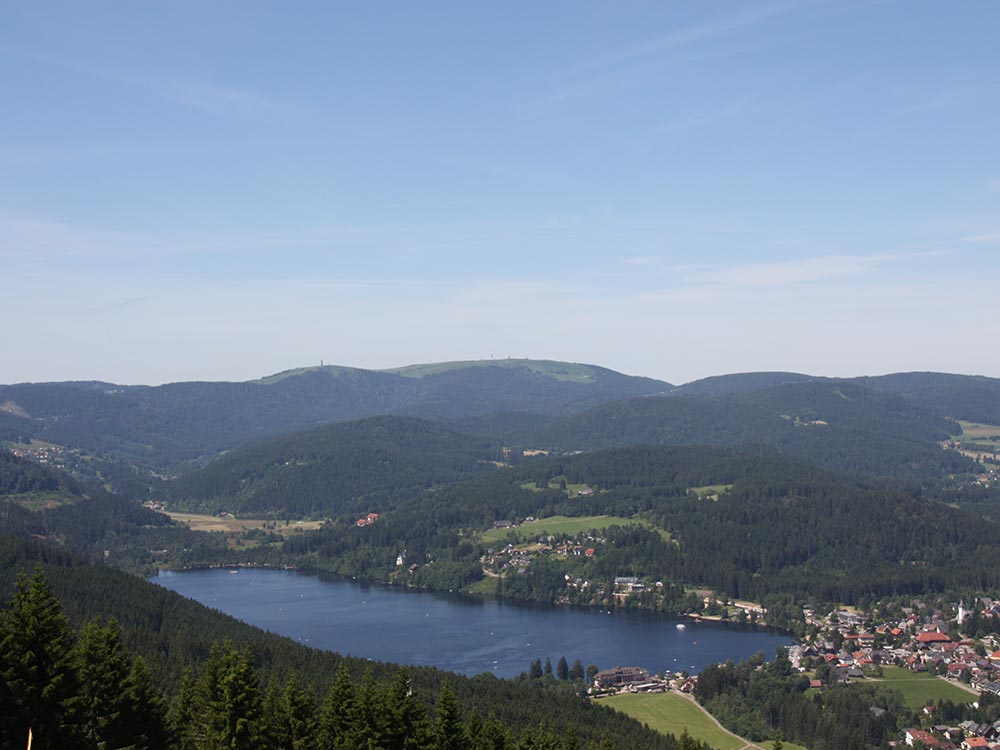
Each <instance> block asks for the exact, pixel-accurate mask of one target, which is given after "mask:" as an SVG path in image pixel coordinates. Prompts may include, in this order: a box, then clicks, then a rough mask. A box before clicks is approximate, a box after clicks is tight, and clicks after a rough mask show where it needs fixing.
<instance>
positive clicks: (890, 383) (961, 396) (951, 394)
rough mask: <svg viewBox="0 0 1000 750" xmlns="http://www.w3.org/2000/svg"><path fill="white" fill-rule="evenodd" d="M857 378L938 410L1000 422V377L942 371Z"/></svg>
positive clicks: (930, 408)
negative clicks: (954, 373)
mask: <svg viewBox="0 0 1000 750" xmlns="http://www.w3.org/2000/svg"><path fill="white" fill-rule="evenodd" d="M853 382H855V383H858V384H859V385H862V386H864V387H866V388H871V389H872V390H874V391H880V392H883V393H892V394H894V395H897V396H901V397H902V398H905V399H906V400H907V401H911V402H913V403H915V404H919V405H921V406H923V407H924V408H926V409H928V410H929V411H932V412H933V413H935V414H940V415H942V416H947V417H953V418H954V419H966V420H969V421H971V422H985V423H987V424H1000V378H987V377H982V376H980V375H949V374H946V373H940V372H901V373H895V374H893V375H881V376H879V377H865V378H854V380H853Z"/></svg>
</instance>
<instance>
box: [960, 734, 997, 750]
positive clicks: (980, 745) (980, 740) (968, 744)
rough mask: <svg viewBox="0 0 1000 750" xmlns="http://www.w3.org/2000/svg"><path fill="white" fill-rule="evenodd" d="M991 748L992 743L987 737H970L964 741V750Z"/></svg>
mask: <svg viewBox="0 0 1000 750" xmlns="http://www.w3.org/2000/svg"><path fill="white" fill-rule="evenodd" d="M989 746H990V743H989V741H988V740H987V739H986V738H985V737H968V738H966V739H964V740H962V747H963V748H964V750H984V748H987V747H989Z"/></svg>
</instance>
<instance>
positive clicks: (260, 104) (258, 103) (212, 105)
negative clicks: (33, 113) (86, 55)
mask: <svg viewBox="0 0 1000 750" xmlns="http://www.w3.org/2000/svg"><path fill="white" fill-rule="evenodd" d="M0 55H4V56H6V57H12V58H17V59H20V60H28V61H30V62H35V63H40V64H42V65H47V66H50V67H56V68H61V69H62V70H64V71H69V72H71V73H75V74H77V75H83V76H88V77H90V78H96V79H100V80H103V81H109V82H111V83H116V84H120V85H123V86H127V87H130V88H133V89H136V90H140V91H143V92H146V93H148V94H152V95H154V96H156V97H158V98H161V99H166V100H168V101H172V102H174V103H176V104H180V105H182V106H185V107H189V108H192V109H197V110H200V111H202V112H210V113H213V114H221V113H232V114H260V113H263V112H269V111H271V112H277V111H282V110H288V109H290V107H289V105H288V104H287V103H285V102H280V101H278V100H276V99H274V98H272V97H269V96H265V95H263V94H260V93H257V92H254V91H250V90H247V89H241V88H237V87H234V86H229V85H223V84H219V83H214V82H210V81H201V80H195V79H191V78H185V77H182V76H174V75H168V76H156V75H139V74H136V73H124V72H121V71H118V70H112V69H110V68H105V67H101V66H99V65H92V64H90V63H86V62H81V61H79V60H73V59H70V58H66V57H62V56H60V55H56V54H51V53H48V52H39V51H37V50H30V49H22V48H20V47H10V46H2V45H0Z"/></svg>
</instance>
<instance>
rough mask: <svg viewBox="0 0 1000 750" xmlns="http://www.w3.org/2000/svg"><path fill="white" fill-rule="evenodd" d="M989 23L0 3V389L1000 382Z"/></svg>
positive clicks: (532, 9) (915, 9)
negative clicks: (292, 377)
mask: <svg viewBox="0 0 1000 750" xmlns="http://www.w3.org/2000/svg"><path fill="white" fill-rule="evenodd" d="M998 28H1000V3H996V2H992V1H991V0H981V1H970V2H963V3H948V4H944V3H939V2H910V1H900V2H842V1H840V0H837V1H836V2H833V1H832V0H831V1H830V2H821V1H820V2H794V1H789V2H764V3H750V2H735V3H722V2H690V3H680V2H668V3H664V2H649V3H641V2H635V3H606V2H605V3H585V2H565V3H560V2H548V3H534V2H524V3H519V2H505V3H493V4H487V3H465V2H455V3H435V2H425V3H402V2H394V3H390V2H352V3H347V2H343V3H332V2H316V3H308V2H300V3H296V4H287V3H257V2H248V1H247V0H240V2H228V3H227V2H213V3H204V2H144V3H139V2H137V3H120V2H107V3H102V2H88V3H77V2H66V3H55V2H44V1H39V0H32V1H31V2H8V3H5V4H4V7H3V9H0V97H2V110H0V111H2V112H3V117H0V315H2V318H3V320H4V321H5V323H4V334H3V337H2V339H3V343H4V346H3V356H2V357H0V382H19V381H27V380H62V379H90V378H97V379H104V380H112V381H117V382H145V383H160V382H165V381H171V380H188V379H227V380H238V379H247V378H253V377H257V376H260V375H264V374H267V373H270V372H274V371H278V370H283V369H287V368H290V367H294V366H301V365H306V364H313V363H318V362H319V360H320V359H323V360H325V361H326V362H328V363H338V364H346V365H354V366H359V367H392V366H398V365H403V364H408V363H411V362H425V361H439V360H448V359H470V358H485V357H489V356H491V355H492V356H496V357H502V356H527V357H535V358H552V359H567V360H572V361H582V362H592V363H596V364H602V365H605V366H608V367H612V368H614V369H618V370H622V371H625V372H629V373H635V374H643V375H650V376H654V377H659V378H663V379H665V380H669V381H671V382H684V381H687V380H691V379H694V378H697V377H702V376H705V375H710V374H718V373H722V372H734V371H747V370H763V369H768V370H773V369H783V370H797V371H804V372H810V373H816V374H825V375H853V374H877V373H883V372H892V371H901V370H914V369H931V370H944V371H951V372H962V373H979V374H986V375H992V376H1000V347H998V346H997V345H996V343H995V341H996V338H997V336H996V333H995V327H996V323H997V319H998V314H1000V136H998V135H997V134H998V133H1000V45H998V44H997V43H996V32H997V29H998Z"/></svg>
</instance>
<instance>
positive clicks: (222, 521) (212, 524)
mask: <svg viewBox="0 0 1000 750" xmlns="http://www.w3.org/2000/svg"><path fill="white" fill-rule="evenodd" d="M166 513H167V515H168V516H170V518H171V519H172V520H174V521H178V522H180V523H182V524H184V525H185V526H187V527H188V528H189V529H193V530H194V531H224V532H226V533H239V532H241V531H249V530H251V529H266V530H268V531H272V532H274V533H276V534H280V535H281V536H288V535H290V534H298V533H301V532H303V531H313V530H315V529H318V528H319V527H320V526H322V525H323V522H322V521H291V522H289V523H288V524H287V525H286V524H285V523H284V522H283V521H269V520H264V519H261V518H233V517H231V516H230V517H228V518H218V517H217V516H209V515H202V514H199V513H174V512H172V511H167V512H166Z"/></svg>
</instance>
